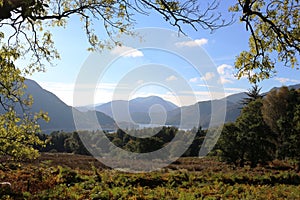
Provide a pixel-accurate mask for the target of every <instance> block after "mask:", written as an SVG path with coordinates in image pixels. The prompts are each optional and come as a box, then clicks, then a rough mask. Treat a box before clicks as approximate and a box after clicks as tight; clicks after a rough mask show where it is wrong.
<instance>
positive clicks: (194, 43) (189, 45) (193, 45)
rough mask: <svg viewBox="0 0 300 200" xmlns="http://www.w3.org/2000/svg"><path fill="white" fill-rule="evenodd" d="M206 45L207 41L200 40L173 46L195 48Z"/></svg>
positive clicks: (178, 43) (204, 39)
mask: <svg viewBox="0 0 300 200" xmlns="http://www.w3.org/2000/svg"><path fill="white" fill-rule="evenodd" d="M207 43H208V39H206V38H201V39H197V40H192V41H186V42H177V43H176V44H175V45H176V46H177V47H196V46H203V45H205V44H207Z"/></svg>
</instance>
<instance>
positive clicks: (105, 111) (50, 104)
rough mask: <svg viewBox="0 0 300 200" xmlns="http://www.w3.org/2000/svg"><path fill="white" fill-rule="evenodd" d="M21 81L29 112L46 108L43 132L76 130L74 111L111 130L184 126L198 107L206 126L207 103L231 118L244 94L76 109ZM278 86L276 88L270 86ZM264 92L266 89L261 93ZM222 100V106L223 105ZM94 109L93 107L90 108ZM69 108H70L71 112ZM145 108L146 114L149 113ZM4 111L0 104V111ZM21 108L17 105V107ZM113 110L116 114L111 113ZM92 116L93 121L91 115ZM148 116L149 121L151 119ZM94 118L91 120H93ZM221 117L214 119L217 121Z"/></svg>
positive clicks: (86, 123) (86, 124) (83, 124)
mask: <svg viewBox="0 0 300 200" xmlns="http://www.w3.org/2000/svg"><path fill="white" fill-rule="evenodd" d="M25 84H26V85H27V86H28V87H27V89H26V93H28V94H31V95H32V96H33V98H34V104H33V106H32V108H31V109H32V111H33V112H39V111H40V110H43V111H46V112H48V115H49V117H50V118H51V120H50V122H49V123H46V122H43V121H41V122H40V125H41V128H42V130H43V131H44V132H47V133H50V132H52V131H60V130H63V131H74V130H76V127H75V124H74V120H73V114H75V115H76V116H77V117H78V118H79V119H80V120H79V121H80V123H79V124H77V127H78V126H79V127H80V129H89V130H94V129H99V127H98V126H97V124H98V123H99V124H100V125H101V128H102V129H108V130H114V129H116V123H115V121H118V122H119V123H120V124H122V126H121V127H122V128H124V127H133V128H136V127H137V126H136V124H132V123H131V121H130V120H129V119H130V118H131V119H132V120H133V122H135V123H137V124H150V123H155V121H154V122H153V119H160V118H163V117H165V119H166V123H165V124H167V125H174V126H178V125H179V124H180V121H181V120H182V119H184V120H183V122H184V124H183V125H184V126H186V127H190V124H191V121H192V120H193V119H196V118H197V117H198V116H196V114H197V112H195V111H196V110H197V109H199V111H200V123H199V125H201V126H202V127H203V128H207V127H208V126H209V123H210V119H211V118H212V113H211V106H212V104H213V105H214V106H215V107H214V109H215V110H216V113H221V112H224V109H225V112H226V117H225V122H233V121H235V120H236V119H237V117H238V116H239V115H240V112H241V108H242V104H241V101H242V99H243V98H245V97H246V96H247V95H246V94H245V93H237V94H233V95H230V96H228V97H226V98H224V99H219V100H213V101H202V102H198V103H196V104H194V105H190V106H183V107H178V106H176V105H175V104H173V103H171V102H169V101H166V100H164V99H162V98H161V97H157V96H149V97H138V98H135V99H132V100H130V101H123V100H116V101H112V102H109V103H105V104H101V105H97V106H95V107H94V108H93V106H88V107H81V108H80V110H78V109H76V108H73V107H71V106H68V105H66V104H65V103H64V102H63V101H61V100H60V99H59V98H58V97H57V96H55V95H54V94H53V93H51V92H49V91H47V90H45V89H43V88H42V87H41V86H40V85H38V84H37V83H36V82H35V81H33V80H26V81H25ZM288 87H289V88H290V89H291V88H294V89H300V84H297V85H292V86H288ZM274 89H278V88H273V89H272V90H274ZM265 94H267V93H265ZM224 102H226V107H225V108H224V107H223V106H222V105H224ZM112 108H113V109H114V110H113V109H112ZM93 109H95V110H93ZM72 111H73V112H72ZM149 111H151V112H150V114H149ZM1 112H4V111H3V109H1V108H0V113H1ZM19 112H21V109H19ZM113 113H117V115H115V116H114V115H113ZM94 116H96V120H97V121H95V120H94V119H95V117H94ZM151 120H152V121H151ZM93 121H94V122H93ZM222 122H223V121H222V120H220V121H219V122H216V123H217V124H215V125H218V123H219V125H220V124H221V123H222Z"/></svg>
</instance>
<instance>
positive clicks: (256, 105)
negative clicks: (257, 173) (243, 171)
mask: <svg viewBox="0 0 300 200" xmlns="http://www.w3.org/2000/svg"><path fill="white" fill-rule="evenodd" d="M253 90H255V91H257V87H254V88H253ZM251 94H252V92H250V93H248V95H249V97H250V95H251ZM250 99H251V98H246V100H247V101H248V104H247V105H246V106H245V107H244V108H243V109H242V113H241V115H240V116H239V117H238V119H237V120H236V122H235V123H231V124H227V125H225V127H224V129H223V133H222V134H221V137H220V140H219V143H218V145H217V147H216V149H217V151H218V153H219V155H220V157H221V159H222V160H224V161H227V162H229V163H234V164H236V165H239V166H243V165H244V163H245V161H247V162H250V165H251V166H252V167H255V166H256V165H257V164H258V163H260V164H265V163H266V162H267V161H270V160H274V159H280V160H284V159H294V160H295V161H296V162H298V165H299V164H300V162H299V156H298V152H299V147H300V146H299V140H298V139H299V135H300V132H299V121H298V120H299V116H298V114H299V111H298V108H299V105H300V90H294V89H291V90H289V89H288V88H287V87H281V88H279V89H274V90H273V91H271V92H270V93H268V94H267V95H266V96H265V98H262V97H259V98H253V99H252V100H251V101H250ZM299 166H300V165H299Z"/></svg>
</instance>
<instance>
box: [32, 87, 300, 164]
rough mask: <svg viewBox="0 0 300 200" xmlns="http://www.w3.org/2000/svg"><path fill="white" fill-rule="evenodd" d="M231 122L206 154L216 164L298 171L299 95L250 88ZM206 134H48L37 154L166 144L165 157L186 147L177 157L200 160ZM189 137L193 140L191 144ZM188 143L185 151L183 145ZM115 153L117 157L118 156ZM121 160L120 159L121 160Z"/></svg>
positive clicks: (139, 149)
mask: <svg viewBox="0 0 300 200" xmlns="http://www.w3.org/2000/svg"><path fill="white" fill-rule="evenodd" d="M247 95H248V98H246V99H244V100H243V101H242V102H241V104H243V108H242V111H241V114H240V116H239V117H238V118H237V120H236V121H235V122H232V123H227V124H225V125H224V127H223V129H222V133H221V136H220V138H219V140H218V142H217V144H216V145H215V148H214V149H213V151H212V152H211V155H215V156H217V157H219V158H220V160H221V161H224V162H227V163H231V164H234V165H236V166H241V167H243V166H244V165H250V166H251V167H255V166H257V165H258V164H262V165H264V164H267V163H268V162H269V161H272V160H274V159H279V160H285V159H288V160H292V161H294V162H295V163H296V164H297V165H298V166H300V90H294V89H288V88H287V87H281V88H279V89H276V90H272V91H271V92H269V93H268V94H267V95H266V96H263V95H261V94H260V88H258V87H257V86H254V87H253V88H252V89H251V90H250V91H249V92H248V93H247ZM206 133H207V131H206V130H202V129H201V127H200V128H193V129H192V130H188V131H183V130H178V128H175V127H158V128H144V129H140V130H126V131H124V130H122V129H118V130H117V131H116V132H115V133H107V132H101V131H82V132H73V133H65V132H53V133H51V134H50V135H40V139H42V140H43V141H47V142H46V146H44V147H38V148H39V150H40V151H41V152H68V153H75V154H84V155H89V154H90V153H89V151H87V149H86V147H85V146H84V145H83V143H82V141H84V143H85V145H87V147H88V149H89V150H91V151H92V153H95V152H96V154H97V153H99V152H101V153H102V154H104V155H105V154H106V153H107V155H112V154H113V153H114V152H113V151H114V150H115V148H112V146H111V145H108V144H109V143H113V144H114V145H115V146H117V147H120V148H122V149H123V150H126V151H129V152H135V153H147V152H153V151H156V150H158V149H161V148H163V147H165V146H166V145H168V144H169V143H170V142H171V141H172V143H173V144H174V145H173V146H172V148H170V149H169V152H168V153H169V155H170V156H171V155H174V154H176V151H177V150H178V149H180V148H181V149H182V148H187V147H188V148H187V150H186V151H185V153H184V154H183V155H182V156H196V157H197V156H199V151H200V148H201V145H202V143H203V141H204V138H205V135H206ZM191 134H192V135H193V136H195V137H193V141H190V139H191V137H190V136H191ZM187 144H191V145H190V146H185V145H187ZM118 153H119V152H116V154H118ZM120 156H122V155H120Z"/></svg>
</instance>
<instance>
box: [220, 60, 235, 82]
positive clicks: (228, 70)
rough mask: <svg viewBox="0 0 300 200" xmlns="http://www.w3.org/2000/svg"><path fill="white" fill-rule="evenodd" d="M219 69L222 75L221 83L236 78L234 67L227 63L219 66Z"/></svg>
mask: <svg viewBox="0 0 300 200" xmlns="http://www.w3.org/2000/svg"><path fill="white" fill-rule="evenodd" d="M217 71H218V73H219V75H220V80H219V81H220V83H222V84H226V83H233V81H234V80H235V77H234V75H233V74H234V67H233V66H231V65H227V64H222V65H220V66H218V68H217Z"/></svg>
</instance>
